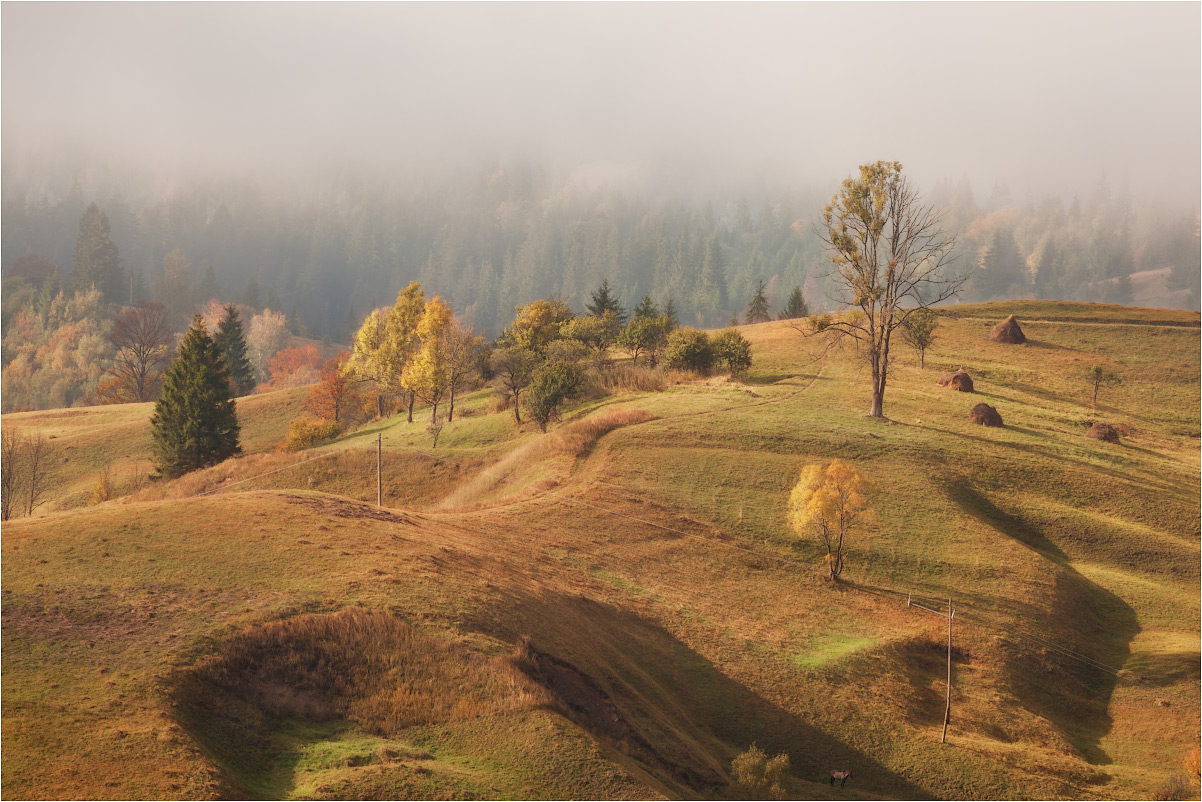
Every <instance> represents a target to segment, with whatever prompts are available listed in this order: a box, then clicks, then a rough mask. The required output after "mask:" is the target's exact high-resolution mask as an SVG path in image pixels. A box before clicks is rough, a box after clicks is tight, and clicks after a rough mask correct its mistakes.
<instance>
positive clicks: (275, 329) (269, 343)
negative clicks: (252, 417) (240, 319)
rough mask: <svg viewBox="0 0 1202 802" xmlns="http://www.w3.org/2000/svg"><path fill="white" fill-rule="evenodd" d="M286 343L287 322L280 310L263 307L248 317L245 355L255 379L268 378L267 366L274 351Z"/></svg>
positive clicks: (262, 379)
mask: <svg viewBox="0 0 1202 802" xmlns="http://www.w3.org/2000/svg"><path fill="white" fill-rule="evenodd" d="M287 343H288V322H287V321H286V320H285V319H284V315H283V313H282V312H273V311H271V310H270V309H264V310H263V311H262V312H259V313H258V314H256V315H254V316H253V317H252V318H251V319H250V326H249V327H248V329H247V332H246V357H247V359H249V360H250V366H251V367H252V368H254V371H255V381H257V382H262V381H266V380H267V378H268V375H269V374H268V366H269V365H270V364H271V358H272V357H273V356H275V354H276V352H277V351H279V350H280V349H281V348H283V347H284V346H285V345H287Z"/></svg>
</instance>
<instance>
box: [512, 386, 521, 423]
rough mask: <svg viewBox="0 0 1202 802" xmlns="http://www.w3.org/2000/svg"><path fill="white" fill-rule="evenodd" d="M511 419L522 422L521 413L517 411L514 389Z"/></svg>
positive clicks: (516, 394) (516, 395)
mask: <svg viewBox="0 0 1202 802" xmlns="http://www.w3.org/2000/svg"><path fill="white" fill-rule="evenodd" d="M513 419H514V420H515V421H517V422H518V423H521V422H522V416H521V414H520V413H519V412H518V393H517V390H514V392H513Z"/></svg>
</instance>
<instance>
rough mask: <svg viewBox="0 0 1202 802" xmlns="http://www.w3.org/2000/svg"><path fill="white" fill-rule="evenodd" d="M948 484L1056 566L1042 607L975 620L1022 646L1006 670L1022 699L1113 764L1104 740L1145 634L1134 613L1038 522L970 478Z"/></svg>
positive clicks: (966, 504)
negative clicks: (1126, 670) (1134, 648)
mask: <svg viewBox="0 0 1202 802" xmlns="http://www.w3.org/2000/svg"><path fill="white" fill-rule="evenodd" d="M948 487H949V491H948V495H949V497H950V498H951V500H952V501H954V502H955V503H956V504H958V505H959V506H960V508H961V509H962V510H964V511H965V512H966V513H967V514H969V515H971V516H973V517H974V518H976V519H977V520H979V521H981V522H982V523H984V524H986V525H987V526H989V527H990V528H992V529H994V530H996V531H998V532H1000V533H1001V534H1003V535H1005V536H1007V537H1009V538H1011V539H1013V540H1016V541H1018V542H1019V543H1022V544H1023V545H1024V546H1027V547H1028V548H1030V549H1032V550H1034V551H1035V552H1037V553H1038V554H1039V555H1040V556H1042V557H1044V558H1045V559H1046V560H1048V561H1049V562H1051V563H1053V564H1054V565H1053V566H1049V570H1050V571H1051V572H1052V587H1051V592H1050V596H1049V598H1047V599H1046V601H1045V602H1044V604H1043V605H1039V606H1034V607H1028V608H1027V611H1026V612H1025V613H1024V614H1019V615H1005V616H1003V615H999V614H998V613H997V612H996V611H995V612H992V613H991V612H990V611H989V610H986V609H982V610H980V611H974V614H973V615H972V617H973V618H975V619H977V620H978V621H979V622H981V623H982V624H984V625H985V626H986V627H988V628H990V629H992V630H993V632H994V634H995V635H1000V636H1002V637H1004V638H1005V639H1006V640H1007V641H1008V642H1009V643H1010V644H1012V646H1013V647H1015V648H1014V649H1013V650H1012V652H1011V657H1010V659H1008V660H1007V661H1006V663H1005V669H1004V670H1005V674H1006V685H1007V687H1009V688H1010V689H1011V690H1012V691H1013V693H1014V695H1015V698H1016V699H1017V700H1018V702H1019V703H1020V704H1021V705H1022V706H1023V707H1024V708H1025V709H1026V710H1027V711H1028V712H1030V713H1031V714H1033V715H1035V716H1039V717H1041V718H1043V719H1045V720H1047V721H1049V722H1050V723H1051V724H1052V725H1053V726H1054V727H1055V728H1056V730H1057V731H1058V732H1059V733H1060V735H1061V736H1062V737H1063V738H1064V739H1065V740H1066V741H1068V742H1069V743H1071V744H1072V745H1073V747H1074V748H1076V749H1077V751H1078V752H1079V753H1080V754H1081V756H1082V757H1083V758H1084V759H1085V760H1087V761H1088V762H1090V763H1093V764H1095V765H1100V764H1107V763H1110V762H1111V760H1110V757H1109V755H1107V754H1106V753H1105V752H1104V751H1103V750H1102V747H1101V740H1102V738H1103V737H1104V736H1105V735H1106V734H1107V733H1109V732H1110V730H1111V727H1112V726H1113V720H1112V718H1111V716H1110V712H1109V706H1110V698H1111V696H1113V694H1114V689H1115V687H1116V686H1117V685H1118V683H1119V676H1118V670H1119V669H1121V668H1122V667H1123V666H1124V665H1125V664H1126V663H1127V661H1128V659H1129V658H1130V657H1131V641H1132V640H1133V639H1134V638H1135V636H1136V635H1137V634H1138V633H1139V624H1138V622H1137V620H1136V616H1135V611H1134V610H1132V609H1131V607H1130V605H1128V604H1127V603H1126V602H1125V601H1123V600H1122V599H1121V598H1120V597H1118V596H1116V595H1115V594H1113V593H1111V592H1110V591H1109V590H1106V589H1105V588H1103V587H1101V586H1100V585H1097V584H1094V583H1093V582H1091V581H1090V580H1088V579H1087V578H1085V577H1084V576H1082V575H1081V574H1080V573H1078V572H1077V571H1076V570H1075V569H1073V567H1072V566H1071V565H1070V564H1069V562H1068V558H1067V556H1066V555H1065V554H1064V552H1063V551H1061V550H1060V548H1059V547H1057V546H1056V544H1055V543H1053V542H1052V541H1051V540H1050V539H1048V537H1047V536H1046V535H1044V534H1043V532H1042V531H1041V530H1040V529H1039V527H1038V526H1036V525H1034V524H1032V523H1031V522H1029V521H1027V520H1025V519H1024V518H1023V517H1021V516H1020V515H1015V514H1013V513H1010V512H1006V511H1005V510H1003V509H1001V508H999V507H998V506H997V505H996V504H995V503H993V502H992V501H990V500H989V499H987V498H985V496H984V495H982V494H981V493H980V492H979V491H977V490H976V489H975V488H973V487H972V486H971V485H970V484H969V483H968V482H967V481H966V480H964V479H959V480H954V481H952V482H950V483H949V485H948Z"/></svg>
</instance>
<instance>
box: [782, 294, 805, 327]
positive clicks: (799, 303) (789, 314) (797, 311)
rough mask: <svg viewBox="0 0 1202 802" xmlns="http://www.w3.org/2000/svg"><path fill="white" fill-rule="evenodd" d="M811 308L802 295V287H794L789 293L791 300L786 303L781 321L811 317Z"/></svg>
mask: <svg viewBox="0 0 1202 802" xmlns="http://www.w3.org/2000/svg"><path fill="white" fill-rule="evenodd" d="M809 316H810V307H809V305H808V304H807V303H806V299H805V296H804V295H802V293H801V287H794V288H793V291H792V292H790V293H789V300H787V301H786V302H785V308H784V311H782V312H781V313H780V319H781V320H796V319H797V318H802V317H809Z"/></svg>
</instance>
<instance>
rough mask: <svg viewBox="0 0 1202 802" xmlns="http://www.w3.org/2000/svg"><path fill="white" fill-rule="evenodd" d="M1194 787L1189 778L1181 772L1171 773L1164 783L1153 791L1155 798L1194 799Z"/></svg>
mask: <svg viewBox="0 0 1202 802" xmlns="http://www.w3.org/2000/svg"><path fill="white" fill-rule="evenodd" d="M1193 791H1194V789H1193V787H1192V786H1191V784H1190V781H1189V778H1188V777H1186V776H1185V775H1184V774H1181V773H1180V772H1177V773H1173V774H1170V775H1169V776H1168V777H1167V778H1165V781H1164V783H1162V784H1161V786H1160V787H1159V788H1157V789H1156V790H1155V791H1153V792H1152V798H1153V799H1194V798H1195V797H1196V796H1197V795H1196V794H1194V792H1193Z"/></svg>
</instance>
